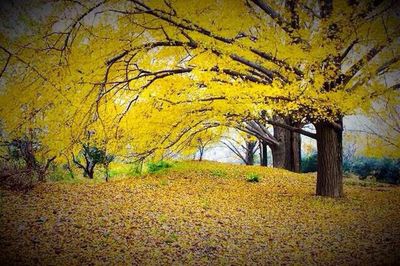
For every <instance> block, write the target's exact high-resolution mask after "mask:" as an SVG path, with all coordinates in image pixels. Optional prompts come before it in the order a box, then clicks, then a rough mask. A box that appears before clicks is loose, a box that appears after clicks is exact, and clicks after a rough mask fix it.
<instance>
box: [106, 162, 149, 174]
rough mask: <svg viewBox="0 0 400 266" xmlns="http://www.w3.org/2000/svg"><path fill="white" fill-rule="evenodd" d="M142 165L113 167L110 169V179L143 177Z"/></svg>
mask: <svg viewBox="0 0 400 266" xmlns="http://www.w3.org/2000/svg"><path fill="white" fill-rule="evenodd" d="M141 173H142V171H141V164H139V163H129V164H122V165H118V166H113V167H111V169H110V172H109V174H110V177H116V176H139V175H141Z"/></svg>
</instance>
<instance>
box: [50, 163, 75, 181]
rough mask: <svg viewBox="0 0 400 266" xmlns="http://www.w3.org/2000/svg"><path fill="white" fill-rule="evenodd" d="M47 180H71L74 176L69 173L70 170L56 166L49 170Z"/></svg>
mask: <svg viewBox="0 0 400 266" xmlns="http://www.w3.org/2000/svg"><path fill="white" fill-rule="evenodd" d="M47 178H48V180H49V181H55V182H57V181H71V180H73V179H74V177H73V176H72V175H71V173H70V172H68V171H66V170H65V169H63V168H61V167H56V168H55V169H54V170H53V171H51V172H50V173H49V175H48V177H47Z"/></svg>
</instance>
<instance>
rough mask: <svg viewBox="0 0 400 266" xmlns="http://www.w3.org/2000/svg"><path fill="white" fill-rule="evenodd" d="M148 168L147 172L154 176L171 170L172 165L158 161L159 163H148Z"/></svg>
mask: <svg viewBox="0 0 400 266" xmlns="http://www.w3.org/2000/svg"><path fill="white" fill-rule="evenodd" d="M146 166H147V172H148V173H150V174H153V173H157V172H160V171H163V170H165V169H168V168H171V167H172V164H171V163H169V162H166V161H158V162H148V163H147V164H146Z"/></svg>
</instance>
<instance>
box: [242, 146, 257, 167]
mask: <svg viewBox="0 0 400 266" xmlns="http://www.w3.org/2000/svg"><path fill="white" fill-rule="evenodd" d="M256 146H257V142H256V141H246V154H245V160H246V162H245V163H246V165H254V153H255V148H256Z"/></svg>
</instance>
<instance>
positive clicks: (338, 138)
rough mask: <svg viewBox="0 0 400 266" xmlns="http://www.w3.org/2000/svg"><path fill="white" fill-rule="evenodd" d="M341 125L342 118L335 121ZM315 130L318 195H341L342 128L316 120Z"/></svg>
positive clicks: (335, 196)
mask: <svg viewBox="0 0 400 266" xmlns="http://www.w3.org/2000/svg"><path fill="white" fill-rule="evenodd" d="M337 123H338V124H339V125H342V124H343V123H342V119H340V120H339V121H338V122H337ZM315 128H316V131H317V149H318V164H317V171H318V173H317V189H316V194H317V195H319V196H328V197H334V198H337V197H341V196H343V172H342V130H339V129H337V128H335V127H334V126H333V125H332V124H331V123H329V122H318V123H317V124H316V125H315Z"/></svg>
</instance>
